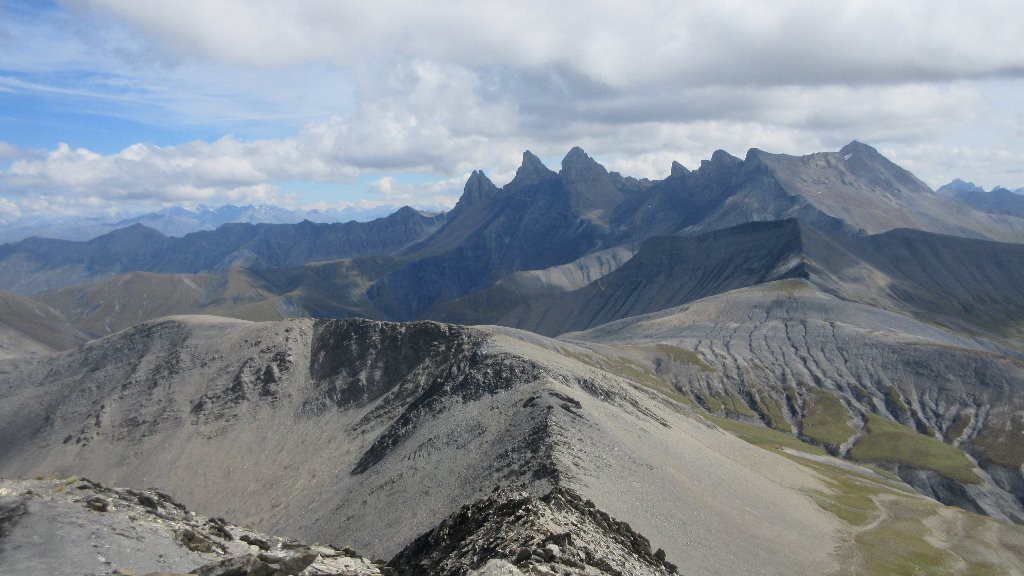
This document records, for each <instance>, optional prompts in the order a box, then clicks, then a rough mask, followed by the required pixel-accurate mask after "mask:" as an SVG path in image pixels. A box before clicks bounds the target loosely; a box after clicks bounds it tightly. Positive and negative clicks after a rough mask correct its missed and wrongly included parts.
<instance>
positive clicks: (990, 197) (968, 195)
mask: <svg viewBox="0 0 1024 576" xmlns="http://www.w3.org/2000/svg"><path fill="white" fill-rule="evenodd" d="M936 192H937V193H939V194H941V195H943V196H946V197H948V198H952V199H954V200H957V201H959V202H963V203H964V204H967V205H968V206H970V207H971V208H973V209H975V210H978V211H980V212H986V213H988V214H1005V215H1009V216H1016V217H1019V218H1024V194H1022V193H1024V188H1022V189H1020V190H1017V191H1011V190H1008V189H1006V188H1003V187H1001V186H997V187H995V188H993V189H992V190H991V191H989V192H986V191H985V189H984V188H982V187H981V186H977V185H975V184H974V183H973V182H964V181H963V180H960V179H956V180H953V181H952V182H950V183H949V184H946V185H944V186H941V187H940V188H939V189H938V190H936Z"/></svg>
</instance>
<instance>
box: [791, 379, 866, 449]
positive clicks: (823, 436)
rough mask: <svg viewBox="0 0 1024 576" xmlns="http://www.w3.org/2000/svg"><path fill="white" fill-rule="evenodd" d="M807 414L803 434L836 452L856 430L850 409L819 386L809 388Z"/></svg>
mask: <svg viewBox="0 0 1024 576" xmlns="http://www.w3.org/2000/svg"><path fill="white" fill-rule="evenodd" d="M807 400H808V403H807V410H806V412H807V414H806V415H805V416H804V418H803V420H802V421H801V425H802V431H803V435H804V436H806V437H807V438H810V439H811V440H814V441H815V442H820V443H821V444H823V445H824V446H825V447H826V448H827V449H828V450H829V451H830V452H833V453H835V452H836V451H837V450H838V449H839V446H840V445H841V444H842V443H843V442H846V440H847V439H849V438H850V436H852V435H853V433H854V432H855V431H854V429H853V428H852V427H851V426H850V424H849V423H848V421H849V420H850V411H849V410H847V409H846V407H845V406H843V403H842V402H840V401H839V399H838V398H836V397H835V396H833V395H832V394H829V393H828V392H825V391H824V390H818V389H817V388H808V389H807Z"/></svg>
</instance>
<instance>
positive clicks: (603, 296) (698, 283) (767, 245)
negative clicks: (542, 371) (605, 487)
mask: <svg viewBox="0 0 1024 576" xmlns="http://www.w3.org/2000/svg"><path fill="white" fill-rule="evenodd" d="M801 256H802V254H801V238H800V233H799V224H798V223H797V222H796V221H795V220H787V221H781V222H769V223H761V222H757V223H751V224H745V225H741V226H738V227H736V228H731V229H728V230H724V231H720V232H712V233H709V234H706V235H704V236H700V237H697V238H689V237H658V238H652V239H650V240H648V241H646V242H645V243H644V244H643V245H642V246H641V247H640V250H639V251H638V252H637V253H636V255H634V256H633V257H632V258H631V259H630V260H629V261H627V262H625V263H624V264H623V265H622V266H621V267H619V268H617V269H616V270H614V271H612V272H611V273H609V274H607V275H604V276H602V277H600V278H598V279H597V280H595V281H593V282H590V283H588V284H587V285H585V286H583V287H580V288H578V289H576V290H572V291H562V292H558V293H555V294H553V295H550V296H547V297H540V298H538V297H536V296H535V295H533V294H529V293H527V294H525V295H524V294H520V293H519V292H518V291H517V289H516V287H515V286H509V285H506V284H504V283H502V284H499V285H498V286H496V287H495V288H493V289H490V290H487V291H484V292H482V293H480V294H473V295H470V296H467V297H465V298H463V299H460V300H456V301H455V302H452V303H451V304H450V305H447V306H444V307H441V308H440V309H439V310H438V311H437V316H439V317H440V318H443V319H445V320H448V321H453V322H472V323H491V324H500V325H506V326H513V327H516V328H523V329H526V330H530V331H533V332H537V333H540V334H547V335H555V334H560V333H562V332H569V331H573V330H581V329H584V328H587V327H590V326H596V325H598V324H603V323H605V322H610V321H612V320H617V319H619V318H624V317H627V316H636V315H639V314H645V313H647V312H653V311H657V310H663V309H665V308H671V307H672V306H676V305H679V304H682V303H684V302H689V301H691V300H696V299H698V298H702V297H704V296H709V295H712V294H717V293H720V292H726V291H728V290H732V289H734V288H740V287H744V286H750V285H753V284H760V283H762V282H767V281H770V280H777V279H780V278H788V277H802V276H806V275H807V272H806V270H805V269H804V268H803V266H801V260H800V258H801Z"/></svg>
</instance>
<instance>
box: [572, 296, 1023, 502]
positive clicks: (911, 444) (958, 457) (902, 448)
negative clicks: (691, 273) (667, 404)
mask: <svg viewBox="0 0 1024 576" xmlns="http://www.w3.org/2000/svg"><path fill="white" fill-rule="evenodd" d="M564 338H566V339H570V340H572V341H580V342H592V343H598V344H601V345H612V346H615V347H618V348H622V349H625V350H629V351H631V353H632V354H633V355H634V357H639V358H646V361H647V362H648V363H649V365H650V366H651V369H652V370H655V371H656V372H658V373H659V374H660V375H662V377H663V378H664V379H666V380H667V381H668V382H669V383H671V384H672V385H673V386H675V388H676V389H678V390H680V391H681V392H683V393H685V394H688V395H689V396H690V397H692V398H693V399H694V400H695V401H696V402H697V403H699V404H701V405H702V406H704V407H705V409H707V410H709V411H711V412H712V413H717V414H722V415H725V416H730V417H732V418H738V419H740V420H748V421H751V420H752V421H755V422H762V423H763V424H764V425H766V426H770V427H773V428H776V429H778V430H781V431H784V432H786V433H793V434H796V435H798V436H800V437H801V438H803V439H805V440H808V441H811V442H814V443H817V444H819V445H821V446H823V447H826V448H828V450H829V451H830V452H832V453H836V454H840V455H845V456H847V457H851V458H854V459H863V460H866V461H869V462H875V463H878V464H881V465H885V466H888V467H890V468H892V469H893V470H894V471H895V472H897V473H898V474H899V475H900V476H901V477H902V478H904V479H905V480H907V481H908V482H910V483H912V484H913V485H914V486H915V487H917V488H918V489H919V490H921V491H923V492H924V493H926V494H930V495H933V496H935V497H937V498H939V499H940V500H942V501H944V502H947V503H950V504H956V505H959V506H964V507H967V508H968V509H971V510H975V511H981V512H984V513H987V514H991V515H995V516H997V517H1003V518H1010V519H1014V520H1015V521H1018V522H1020V521H1022V520H1024V481H1022V480H1024V479H1022V476H1021V473H1020V466H1021V465H1022V464H1024V456H1022V455H1021V454H1020V451H1019V450H1018V449H1017V448H1015V446H1016V444H1015V442H1016V440H1015V436H1014V435H1015V434H1016V433H1017V432H1016V431H1017V430H1020V429H1021V422H1020V420H1019V416H1018V414H1019V412H1020V410H1021V409H1022V408H1024V406H1022V404H1021V402H1022V395H1021V391H1022V389H1024V363H1022V362H1021V360H1020V358H1019V354H1018V355H1017V356H1016V357H1015V356H1014V355H1005V354H1000V353H997V352H994V350H998V349H999V347H998V346H996V345H993V344H992V343H991V342H987V341H984V340H978V339H976V338H972V337H969V336H963V335H960V334H957V333H956V332H952V331H949V330H946V329H942V328H940V327H937V326H935V325H933V324H929V323H923V322H919V321H916V320H913V319H910V318H907V317H905V316H902V315H899V314H895V313H892V312H888V311H884V310H881V309H878V308H876V307H872V306H867V305H863V304H857V303H853V302H848V301H844V300H841V299H838V298H836V297H834V296H831V295H828V294H826V293H824V292H822V291H821V290H820V289H819V288H818V287H816V286H814V285H813V284H812V283H811V282H809V281H807V280H802V279H800V280H784V281H779V282H771V283H768V284H763V285H759V286H755V287H752V288H744V289H740V290H735V291H732V292H727V293H724V294H719V295H716V296H712V297H709V298H705V299H702V300H698V301H695V302H691V303H689V304H686V305H683V306H681V307H677V308H672V309H668V310H664V311H661V312H656V313H653V314H648V315H644V316H639V317H633V318H626V319H623V320H618V321H616V322H612V323H609V324H605V325H602V326H598V327H596V328H592V329H590V330H588V331H585V332H580V333H573V334H567V335H565V336H564ZM879 417H881V419H879ZM886 422H889V423H892V422H895V423H897V424H898V425H899V426H892V425H890V424H887V423H886ZM940 440H941V441H940ZM943 442H945V444H944V443H943ZM862 443H863V444H862ZM950 445H952V446H956V447H958V448H960V449H962V450H964V451H966V452H967V453H969V454H971V455H972V456H974V457H975V458H976V460H977V462H978V464H980V466H981V469H982V470H983V471H982V470H978V469H976V468H975V463H974V461H969V460H968V459H967V458H966V457H965V456H964V455H963V454H959V453H957V451H956V450H950Z"/></svg>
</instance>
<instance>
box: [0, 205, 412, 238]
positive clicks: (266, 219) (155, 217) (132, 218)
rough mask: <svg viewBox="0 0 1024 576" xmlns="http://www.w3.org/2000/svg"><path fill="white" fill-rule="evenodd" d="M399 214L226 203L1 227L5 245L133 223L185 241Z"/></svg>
mask: <svg viewBox="0 0 1024 576" xmlns="http://www.w3.org/2000/svg"><path fill="white" fill-rule="evenodd" d="M397 209H398V207H397V206H380V207H376V208H366V209H361V208H343V209H337V208H330V209H326V210H317V209H312V210H289V209H286V208H281V207H280V206H273V205H268V204H259V205H252V204H247V205H245V206H235V205H232V204H225V205H223V206H204V205H199V206H196V207H195V208H191V209H189V208H183V207H180V206H172V207H169V208H164V209H162V210H157V211H155V212H144V213H140V214H130V215H114V216H103V215H99V216H53V215H34V216H24V217H21V218H17V219H15V220H13V221H10V222H6V223H4V224H3V227H2V228H0V244H6V243H11V242H17V241H19V240H24V239H25V238H31V237H33V236H34V237H42V238H54V239H58V240H92V239H93V238H95V237H97V236H102V235H103V234H106V233H109V232H113V231H114V230H117V229H119V228H125V227H128V226H131V225H132V224H142V225H144V226H146V227H148V228H152V229H154V230H157V231H159V232H161V233H163V234H165V235H167V236H184V235H186V234H190V233H192V232H199V231H200V230H215V229H217V228H220V227H221V226H223V225H224V224H238V223H245V224H296V223H298V222H301V221H303V220H310V221H312V222H321V223H332V222H349V221H358V222H365V221H369V220H373V219H376V218H383V217H384V216H387V215H388V214H391V213H392V212H394V211H395V210H397Z"/></svg>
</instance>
